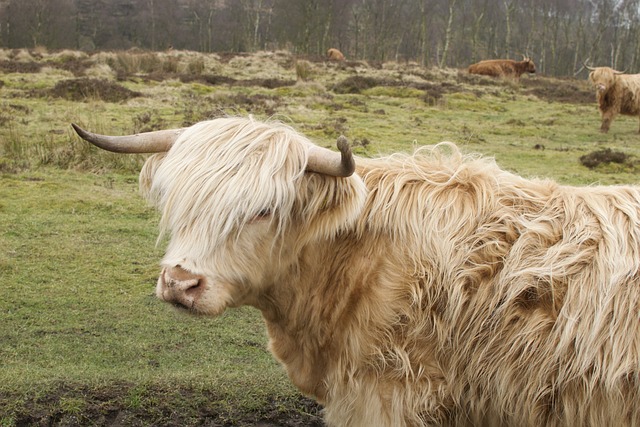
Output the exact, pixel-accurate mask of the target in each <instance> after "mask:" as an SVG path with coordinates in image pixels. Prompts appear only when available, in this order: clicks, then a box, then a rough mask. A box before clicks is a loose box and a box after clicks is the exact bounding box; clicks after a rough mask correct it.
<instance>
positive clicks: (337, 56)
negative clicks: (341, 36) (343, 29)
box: [327, 47, 345, 61]
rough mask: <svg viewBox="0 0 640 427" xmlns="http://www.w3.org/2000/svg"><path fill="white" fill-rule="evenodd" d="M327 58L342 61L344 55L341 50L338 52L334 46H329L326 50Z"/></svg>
mask: <svg viewBox="0 0 640 427" xmlns="http://www.w3.org/2000/svg"><path fill="white" fill-rule="evenodd" d="M327 58H329V59H330V60H331V61H344V60H345V57H344V55H343V54H342V52H340V51H339V50H338V49H335V48H333V47H332V48H331V49H329V50H327Z"/></svg>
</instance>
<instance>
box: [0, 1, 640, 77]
mask: <svg viewBox="0 0 640 427" xmlns="http://www.w3.org/2000/svg"><path fill="white" fill-rule="evenodd" d="M37 46H44V47H46V48H48V49H67V48H68V49H80V50H86V51H93V50H104V49H128V48H132V47H138V48H142V49H149V50H164V49H169V48H174V49H186V50H196V51H202V52H223V51H224V52H252V51H258V50H276V49H286V50H290V51H292V52H294V53H296V54H299V55H311V56H314V55H315V56H320V55H324V54H325V52H326V50H327V49H328V48H330V47H335V48H338V49H340V50H341V51H342V52H343V53H344V54H345V55H346V57H347V59H350V60H367V61H389V60H395V61H416V62H419V63H421V64H422V65H424V66H440V67H466V66H468V65H469V64H470V63H472V62H475V61H478V60H481V59H489V58H512V59H522V57H523V56H524V55H528V56H530V57H531V58H532V59H533V60H534V61H535V63H536V65H537V68H538V70H539V72H542V73H545V74H548V75H557V76H562V75H573V74H575V73H576V72H578V71H580V69H581V68H582V64H583V62H585V61H588V62H589V63H590V64H591V65H607V66H612V67H614V68H617V69H621V70H622V69H624V70H627V71H628V72H640V0H0V47H2V48H8V49H12V48H34V47H37Z"/></svg>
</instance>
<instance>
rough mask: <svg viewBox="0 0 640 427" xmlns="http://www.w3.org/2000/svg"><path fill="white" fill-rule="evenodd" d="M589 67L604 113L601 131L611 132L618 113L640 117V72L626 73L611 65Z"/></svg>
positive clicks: (597, 97)
mask: <svg viewBox="0 0 640 427" xmlns="http://www.w3.org/2000/svg"><path fill="white" fill-rule="evenodd" d="M587 68H588V69H589V70H590V71H591V72H590V73H589V81H590V82H591V83H592V84H593V85H594V86H595V88H596V99H597V101H598V108H599V109H600V113H601V114H602V124H601V125H600V131H601V132H604V133H607V132H609V127H610V126H611V122H612V121H613V119H614V118H615V117H616V116H617V115H618V114H624V115H627V116H639V117H640V74H624V73H623V72H621V71H616V70H614V69H613V68H609V67H596V68H592V67H587ZM638 131H639V132H640V128H639V129H638Z"/></svg>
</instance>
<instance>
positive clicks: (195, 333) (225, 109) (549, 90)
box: [0, 53, 640, 426]
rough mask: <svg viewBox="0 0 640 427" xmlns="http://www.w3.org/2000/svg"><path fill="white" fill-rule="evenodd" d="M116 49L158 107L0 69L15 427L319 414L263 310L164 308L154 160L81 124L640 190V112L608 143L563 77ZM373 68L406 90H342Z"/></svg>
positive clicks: (1, 376)
mask: <svg viewBox="0 0 640 427" xmlns="http://www.w3.org/2000/svg"><path fill="white" fill-rule="evenodd" d="M105 55H109V54H104V55H103V56H100V55H96V56H94V57H91V56H87V57H86V59H85V60H86V61H88V62H90V63H89V64H88V65H90V66H98V65H99V66H101V67H107V71H108V65H106V62H109V61H112V64H114V65H113V66H114V67H115V66H117V67H120V68H119V69H118V73H120V74H122V73H125V74H124V79H123V80H121V81H117V82H115V84H119V85H122V86H124V87H126V88H127V89H130V90H132V91H136V92H140V93H142V96H141V97H136V98H132V99H129V100H127V101H122V102H117V103H110V102H104V101H101V100H100V99H88V100H86V102H72V101H68V100H65V99H61V98H55V97H52V96H51V95H47V94H45V90H47V89H50V88H52V87H53V86H55V84H56V82H57V80H60V79H64V78H75V77H74V76H71V75H70V74H69V73H68V72H61V71H56V70H51V69H48V70H46V72H41V73H32V74H26V73H9V74H4V75H0V80H2V81H3V82H4V85H3V86H0V283H1V284H2V285H1V286H0V364H1V365H0V366H1V368H0V426H13V425H16V424H24V423H27V424H29V423H32V424H49V423H52V424H73V423H74V422H75V423H76V424H108V423H109V422H115V421H117V422H120V423H121V424H123V425H124V424H132V425H197V424H199V423H202V422H203V420H204V419H207V420H215V422H219V423H225V422H226V423H235V424H243V423H252V422H257V421H258V420H265V419H266V420H283V419H286V420H293V419H297V420H300V421H299V423H300V425H306V424H309V423H310V422H317V420H318V416H317V408H316V407H314V406H313V405H311V404H310V403H309V402H308V401H306V400H303V399H302V398H301V396H300V395H299V394H298V392H297V391H296V390H295V389H294V388H293V386H292V385H291V384H290V383H289V381H288V380H287V378H286V376H285V374H284V373H283V371H282V369H281V367H280V366H278V364H277V363H276V362H275V361H274V360H273V358H272V357H271V356H270V355H269V354H268V352H267V350H266V347H265V346H266V337H265V333H264V326H263V323H262V320H261V319H260V316H259V313H257V312H256V311H254V310H251V309H235V310H229V311H228V312H227V313H225V315H223V316H222V317H220V318H217V319H205V318H196V317H189V316H185V315H182V314H180V313H177V312H175V311H173V309H172V308H170V307H169V306H167V305H165V304H162V303H161V302H160V301H159V300H158V299H157V298H155V296H154V294H153V292H154V286H155V281H156V278H157V274H158V270H159V269H158V262H159V260H160V258H161V257H162V253H163V242H160V243H159V245H158V246H156V236H157V222H158V216H157V214H156V213H155V212H154V211H153V210H152V209H151V208H150V207H148V206H147V205H146V203H145V202H144V201H143V200H142V199H141V198H140V197H139V195H138V191H137V172H138V170H139V168H140V166H141V165H142V162H143V160H144V156H123V155H115V154H112V153H106V152H102V151H100V150H98V149H95V148H93V147H90V146H89V145H88V144H86V143H84V142H82V141H80V140H79V139H78V138H77V137H76V136H75V135H74V134H73V132H72V130H71V129H70V126H69V124H70V123H71V122H76V123H79V124H81V125H82V126H85V127H86V128H88V129H90V130H93V131H96V132H102V133H114V134H117V133H130V132H137V131H140V130H152V129H157V128H162V127H178V126H184V125H189V124H191V123H194V122H196V121H199V120H203V119H206V118H211V117H216V116H219V115H222V114H241V115H246V114H253V115H255V116H256V117H258V118H268V117H275V118H278V119H280V120H283V121H285V122H288V123H290V124H292V125H293V126H294V127H296V128H297V129H299V130H300V131H301V132H303V133H304V134H306V135H308V136H309V137H310V138H311V139H312V140H314V141H315V142H317V143H318V144H320V145H323V146H328V147H329V146H331V147H332V146H334V145H335V140H336V138H337V137H338V136H339V135H340V134H345V135H346V136H347V137H348V139H349V140H351V141H352V142H354V151H355V152H356V153H357V154H359V155H363V156H372V155H377V154H386V153H390V152H394V151H411V150H412V149H413V148H414V147H415V146H417V145H425V144H435V143H438V142H440V141H443V140H448V141H453V142H456V143H458V144H459V145H460V146H462V147H463V149H464V150H466V151H472V152H480V153H483V154H485V155H488V156H493V157H495V158H496V159H497V161H498V163H499V164H501V165H502V166H503V167H505V168H507V169H509V170H512V171H514V172H517V173H520V174H522V175H525V176H540V177H550V178H554V179H557V180H559V181H560V182H562V183H566V184H577V185H592V184H617V183H635V182H637V180H638V179H637V178H638V175H637V170H636V169H637V168H636V163H637V159H638V155H639V154H640V144H639V143H638V138H639V136H638V133H637V127H638V120H637V118H633V117H619V118H617V119H616V121H614V123H613V124H612V127H611V131H610V133H609V134H606V135H603V134H601V133H599V132H598V129H599V126H600V118H599V113H598V111H597V109H596V107H595V103H585V102H584V101H582V102H580V101H579V100H576V102H574V103H571V102H558V101H557V100H555V98H554V94H555V93H556V92H557V91H558V87H559V86H558V85H559V84H561V82H560V83H558V81H556V80H553V79H545V78H543V77H536V79H537V80H536V81H532V82H534V83H536V84H537V85H538V86H539V87H540V88H541V89H542V92H541V93H546V94H547V95H548V96H546V97H544V98H538V97H536V96H533V95H531V93H529V92H528V85H527V84H526V83H527V81H525V82H523V83H522V84H520V85H518V84H514V83H513V82H506V83H501V82H494V81H491V80H488V79H481V78H478V79H474V78H470V77H468V76H465V75H463V74H458V73H457V72H456V71H455V70H423V69H420V68H419V67H417V66H415V65H412V64H385V66H384V67H382V68H381V69H376V68H367V67H364V66H363V67H364V68H362V69H358V70H355V69H352V68H339V67H336V66H333V65H325V64H322V63H310V67H311V70H310V72H309V79H310V81H306V82H304V83H298V84H296V85H293V86H285V87H280V88H277V89H268V88H265V87H260V86H255V85H241V84H235V85H231V84H221V85H215V86H214V85H208V84H206V83H204V82H203V81H192V82H190V83H181V81H180V79H179V78H177V77H176V74H175V72H174V71H175V70H181V69H184V70H188V69H195V71H194V72H196V73H199V74H207V73H213V74H219V75H226V76H229V77H233V78H234V79H237V80H242V79H257V78H261V79H262V78H279V79H291V80H295V74H296V72H295V61H293V60H287V58H286V57H284V56H283V54H282V53H279V54H278V55H274V56H269V55H267V54H264V53H263V54H257V55H255V56H252V57H238V58H235V59H232V60H230V61H229V62H228V63H224V62H221V61H218V60H217V59H216V58H217V57H216V56H215V55H211V56H205V55H202V56H201V57H197V55H196V54H189V55H185V57H184V58H182V59H179V60H175V59H171V60H170V61H168V62H167V61H166V60H158V61H157V62H154V61H153V60H152V58H150V57H148V56H145V57H143V58H138V59H136V58H133V59H132V58H128V57H127V56H126V55H129V54H126V53H122V54H119V55H116V56H113V55H114V54H110V55H111V56H107V58H112V59H110V60H107V59H104V58H105ZM144 55H148V53H145V54H144ZM194 56H195V57H194ZM113 58H118V60H117V61H116V60H115V59H113ZM45 59H46V55H45ZM181 61H182V62H181ZM194 61H195V62H194ZM165 63H166V64H169V65H170V66H171V70H173V71H172V72H171V73H170V74H168V75H167V78H166V79H158V78H157V77H155V78H154V79H150V78H147V76H146V75H145V74H144V70H142V69H139V68H138V69H137V68H135V67H147V68H149V67H151V66H154V67H156V66H160V65H161V64H165ZM190 63H192V64H201V65H202V66H200V65H198V66H193V65H191V66H190V65H189V64H190ZM145 64H146V65H145ZM153 64H156V65H153ZM158 64H160V65H158ZM163 67H164V65H163ZM203 67H204V68H203ZM356 72H357V73H358V74H363V75H367V76H370V77H372V78H375V79H378V80H379V81H384V82H387V83H388V82H396V84H395V85H394V84H391V85H385V86H376V87H373V88H368V89H365V90H363V91H361V92H360V93H352V94H338V93H335V92H334V91H332V89H331V88H332V87H333V86H334V85H335V84H336V83H339V82H343V81H346V80H347V79H348V78H349V77H351V76H352V75H354V73H356ZM114 73H115V71H114ZM126 73H130V74H126ZM107 74H108V73H107ZM403 76H404V77H403ZM406 76H410V77H411V78H410V79H407V78H406ZM407 81H409V82H410V83H407ZM573 83H575V84H576V86H579V87H581V88H584V90H585V91H587V90H590V89H589V88H588V86H587V85H586V83H584V82H580V81H577V82H573ZM434 88H435V89H434ZM603 148H611V149H613V150H617V151H623V152H625V153H626V154H628V155H630V156H632V157H631V162H629V163H628V164H625V165H613V164H605V165H601V166H600V167H598V168H595V169H594V170H590V169H588V168H586V167H584V166H583V165H582V164H581V163H580V162H579V158H580V156H582V155H584V154H587V153H590V152H592V151H596V150H600V149H603ZM74 420H75V421H74Z"/></svg>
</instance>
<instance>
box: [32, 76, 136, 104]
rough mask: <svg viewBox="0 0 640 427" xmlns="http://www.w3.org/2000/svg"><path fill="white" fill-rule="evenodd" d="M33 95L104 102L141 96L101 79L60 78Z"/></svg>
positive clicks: (120, 100)
mask: <svg viewBox="0 0 640 427" xmlns="http://www.w3.org/2000/svg"><path fill="white" fill-rule="evenodd" d="M34 94H35V95H40V94H42V95H45V96H53V97H56V98H63V99H67V100H70V101H86V100H88V99H100V100H102V101H105V102H122V101H126V100H127V99H130V98H135V97H138V96H142V94H141V93H140V92H134V91H132V90H129V89H127V88H125V87H124V86H121V85H119V84H117V83H113V82H110V81H108V80H102V79H88V78H80V79H70V80H61V81H59V82H58V83H56V85H55V86H54V87H53V89H49V90H46V91H37V92H35V93H34Z"/></svg>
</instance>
